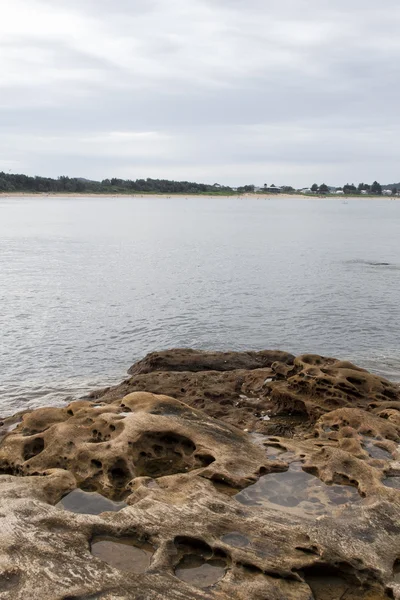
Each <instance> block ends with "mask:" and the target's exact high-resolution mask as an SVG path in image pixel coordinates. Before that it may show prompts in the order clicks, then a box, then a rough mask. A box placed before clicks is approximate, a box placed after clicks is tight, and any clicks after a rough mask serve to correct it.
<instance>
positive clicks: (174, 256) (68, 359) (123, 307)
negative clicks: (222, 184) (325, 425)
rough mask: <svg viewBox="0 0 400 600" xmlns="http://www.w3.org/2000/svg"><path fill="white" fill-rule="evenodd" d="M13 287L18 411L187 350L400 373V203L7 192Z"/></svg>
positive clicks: (0, 211) (6, 380) (3, 324)
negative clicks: (279, 354) (157, 354)
mask: <svg viewBox="0 0 400 600" xmlns="http://www.w3.org/2000/svg"><path fill="white" fill-rule="evenodd" d="M376 263H389V264H376ZM0 284H1V285H0V307H1V310H0V332H1V333H0V336H1V337H0V366H1V378H0V414H1V415H3V416H5V415H6V414H10V413H13V412H15V411H16V410H17V409H22V408H25V407H27V406H29V407H32V406H39V405H46V404H55V403H60V402H61V401H63V400H65V398H66V397H78V396H79V395H81V394H83V393H85V392H86V391H88V390H89V389H93V388H94V387H96V386H99V385H100V386H105V385H107V384H110V383H114V382H117V381H119V380H120V379H122V378H123V377H124V376H125V374H126V370H127V368H128V367H129V366H130V365H131V364H132V363H133V362H134V361H135V360H137V359H138V358H140V357H142V356H143V355H144V354H146V353H147V352H149V351H151V350H156V349H161V348H167V347H173V346H191V347H197V348H219V349H228V348H229V349H238V350H240V349H249V348H253V349H261V348H280V349H283V350H289V351H292V352H294V353H300V352H318V353H322V354H325V355H334V356H338V357H343V358H349V359H352V360H353V361H355V362H356V363H359V364H361V365H362V366H365V367H367V368H370V369H372V370H374V371H376V372H378V373H382V374H384V375H386V376H388V377H391V378H392V379H398V380H400V202H399V201H390V200H377V201H375V200H355V201H349V203H348V204H343V203H342V200H338V199H336V200H314V199H311V200H310V199H302V200H297V199H291V200H284V199H276V200H275V199H273V200H267V199H263V200H257V199H238V198H233V199H222V198H188V199H185V198H177V199H168V200H167V199H160V198H151V197H147V198H136V199H135V198H85V199H83V198H76V199H75V198H61V199H55V198H26V197H25V198H19V199H17V198H4V197H3V198H0Z"/></svg>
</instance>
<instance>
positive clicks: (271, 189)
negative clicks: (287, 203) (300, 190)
mask: <svg viewBox="0 0 400 600" xmlns="http://www.w3.org/2000/svg"><path fill="white" fill-rule="evenodd" d="M263 190H264V192H269V193H270V194H280V193H281V191H282V190H281V188H278V187H276V186H275V185H271V187H264V188H263Z"/></svg>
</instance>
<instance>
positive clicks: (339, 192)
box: [335, 190, 344, 194]
mask: <svg viewBox="0 0 400 600" xmlns="http://www.w3.org/2000/svg"><path fill="white" fill-rule="evenodd" d="M335 194H344V191H343V190H336V192H335Z"/></svg>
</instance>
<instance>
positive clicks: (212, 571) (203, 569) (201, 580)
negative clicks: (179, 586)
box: [175, 554, 226, 588]
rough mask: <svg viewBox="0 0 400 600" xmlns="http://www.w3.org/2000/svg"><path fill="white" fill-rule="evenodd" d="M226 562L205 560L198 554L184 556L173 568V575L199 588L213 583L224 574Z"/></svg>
mask: <svg viewBox="0 0 400 600" xmlns="http://www.w3.org/2000/svg"><path fill="white" fill-rule="evenodd" d="M225 569H226V563H225V562H224V561H223V560H218V559H211V560H208V561H205V560H204V559H203V558H202V557H201V556H198V555H194V554H193V555H187V556H184V557H183V559H182V560H181V562H180V563H179V564H178V566H177V567H176V569H175V575H176V576H177V577H179V579H181V580H182V581H185V582H186V583H190V584H191V585H194V586H196V587H199V588H208V587H211V586H212V585H215V584H216V583H217V582H218V581H219V580H220V579H222V577H223V576H224V575H225Z"/></svg>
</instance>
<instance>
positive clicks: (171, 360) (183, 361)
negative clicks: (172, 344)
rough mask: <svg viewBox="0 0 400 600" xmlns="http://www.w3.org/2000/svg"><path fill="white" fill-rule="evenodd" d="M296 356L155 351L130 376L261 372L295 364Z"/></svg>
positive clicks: (133, 369) (276, 352) (140, 362)
mask: <svg viewBox="0 0 400 600" xmlns="http://www.w3.org/2000/svg"><path fill="white" fill-rule="evenodd" d="M293 360H294V356H293V355H292V354H289V353H287V352H281V351H280V350H262V351H261V352H207V351H202V350H191V349H187V348H182V349H180V348H177V349H174V350H163V351H162V352H152V353H151V354H148V355H147V356H146V357H145V358H144V359H143V360H141V361H139V362H138V363H136V364H134V365H133V366H132V367H131V368H130V369H129V373H130V374H131V375H141V374H143V373H152V372H154V371H190V372H197V371H236V370H238V369H246V370H252V369H262V368H264V367H270V366H271V365H272V363H274V362H276V361H278V362H280V363H287V364H293Z"/></svg>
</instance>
